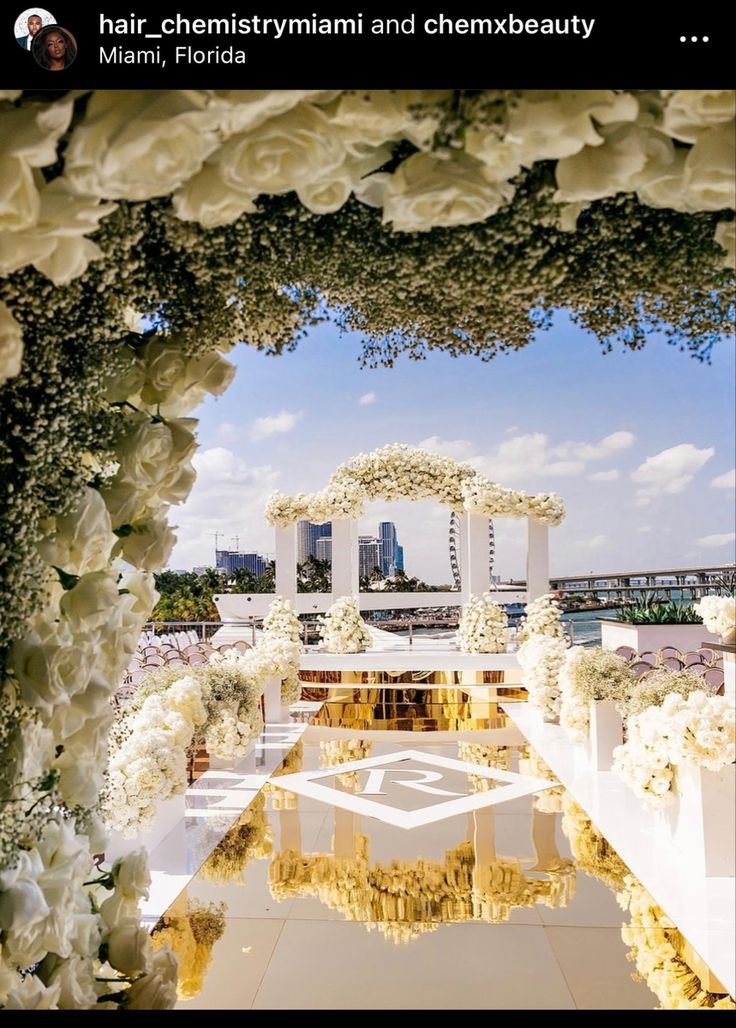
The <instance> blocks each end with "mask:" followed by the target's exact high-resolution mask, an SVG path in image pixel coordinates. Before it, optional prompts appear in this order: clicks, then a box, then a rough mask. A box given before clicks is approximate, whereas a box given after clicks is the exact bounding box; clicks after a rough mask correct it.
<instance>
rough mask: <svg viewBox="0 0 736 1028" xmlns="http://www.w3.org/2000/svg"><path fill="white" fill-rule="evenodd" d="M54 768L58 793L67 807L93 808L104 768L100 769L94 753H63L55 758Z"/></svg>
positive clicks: (65, 751)
mask: <svg viewBox="0 0 736 1028" xmlns="http://www.w3.org/2000/svg"><path fill="white" fill-rule="evenodd" d="M54 767H56V768H57V770H58V771H59V772H60V776H59V792H60V793H61V797H62V799H63V800H64V802H65V803H66V804H67V806H68V807H93V806H94V805H95V803H96V802H97V800H98V798H99V795H100V790H101V788H102V785H103V772H104V767H100V765H99V762H98V761H97V756H96V754H95V753H94V752H92V753H89V754H82V753H80V752H78V751H77V752H70V751H69V750H66V749H65V750H64V752H63V753H62V754H61V755H60V756H59V757H57V758H56V761H55V762H54Z"/></svg>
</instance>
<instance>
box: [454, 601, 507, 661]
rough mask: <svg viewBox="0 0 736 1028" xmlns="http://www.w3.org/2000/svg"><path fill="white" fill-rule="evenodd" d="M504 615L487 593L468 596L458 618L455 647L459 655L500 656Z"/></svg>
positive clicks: (505, 629) (505, 625) (505, 639)
mask: <svg viewBox="0 0 736 1028" xmlns="http://www.w3.org/2000/svg"><path fill="white" fill-rule="evenodd" d="M508 623H509V618H508V614H507V613H506V611H505V610H504V609H503V608H502V607H499V606H498V604H496V603H494V602H493V601H492V600H491V596H490V593H484V594H483V596H471V597H470V599H469V600H468V602H467V603H466V604H465V606H464V607H463V610H462V614H461V615H460V623H459V625H458V630H457V644H458V647H459V648H460V650H461V651H462V652H463V653H503V652H505V650H506V643H507V642H508V631H507V626H508Z"/></svg>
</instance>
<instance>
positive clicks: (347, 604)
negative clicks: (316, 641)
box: [317, 596, 373, 653]
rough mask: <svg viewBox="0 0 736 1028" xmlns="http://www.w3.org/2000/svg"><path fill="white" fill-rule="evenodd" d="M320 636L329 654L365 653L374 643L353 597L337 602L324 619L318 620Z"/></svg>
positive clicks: (343, 597)
mask: <svg viewBox="0 0 736 1028" xmlns="http://www.w3.org/2000/svg"><path fill="white" fill-rule="evenodd" d="M317 621H318V624H319V636H320V638H321V640H322V644H323V646H324V649H325V650H326V652H327V653H363V651H364V650H366V649H367V648H368V647H369V646H370V645H371V643H372V641H373V640H372V638H371V634H370V632H369V631H368V629H367V627H366V624H365V621H364V620H363V618H362V617H361V616H360V611H359V610H358V603H357V601H356V600H354V599H353V598H352V597H351V596H341V597H340V599H338V600H335V602H334V603H333V604H332V606H331V607H330V608H329V609H328V610H327V612H326V614H325V615H324V617H320V618H318V619H317Z"/></svg>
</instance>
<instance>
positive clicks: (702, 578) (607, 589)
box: [550, 563, 736, 597]
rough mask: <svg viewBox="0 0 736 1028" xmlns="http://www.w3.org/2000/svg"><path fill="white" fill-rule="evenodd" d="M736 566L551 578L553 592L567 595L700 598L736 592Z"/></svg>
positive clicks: (598, 573)
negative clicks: (735, 588)
mask: <svg viewBox="0 0 736 1028" xmlns="http://www.w3.org/2000/svg"><path fill="white" fill-rule="evenodd" d="M735 578H736V564H733V563H732V564H701V565H689V566H685V567H679V568H636V569H633V570H628V571H596V572H593V571H589V572H586V573H584V574H579V575H552V576H551V577H550V589H553V590H554V591H559V592H563V593H568V594H574V593H591V592H592V593H596V594H598V595H609V596H611V595H614V596H621V597H624V596H627V595H630V594H631V593H640V592H642V591H647V590H648V591H653V592H658V593H664V594H665V595H667V594H668V593H671V592H672V591H673V590H680V591H681V592H684V593H686V594H687V593H689V594H690V596H692V597H694V596H701V595H703V594H705V593H708V592H725V591H727V590H728V589H729V586H730V588H731V589H732V588H733V585H734V579H735Z"/></svg>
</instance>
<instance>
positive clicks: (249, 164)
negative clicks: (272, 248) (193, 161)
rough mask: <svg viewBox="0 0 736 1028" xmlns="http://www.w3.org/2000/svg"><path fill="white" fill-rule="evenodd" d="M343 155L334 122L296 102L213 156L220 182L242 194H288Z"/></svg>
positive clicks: (321, 174)
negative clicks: (295, 105)
mask: <svg viewBox="0 0 736 1028" xmlns="http://www.w3.org/2000/svg"><path fill="white" fill-rule="evenodd" d="M344 160H345V147H344V145H343V143H342V141H341V139H340V136H339V135H338V133H337V130H336V128H335V126H334V125H332V124H331V122H330V121H329V119H328V118H327V117H326V116H325V115H324V114H323V112H322V111H321V110H319V108H317V107H313V106H312V105H311V104H300V105H299V106H298V107H296V108H294V109H293V110H291V111H288V112H287V113H286V114H282V115H280V116H279V117H276V118H271V119H269V120H268V121H267V122H265V123H264V124H262V125H260V126H259V127H258V128H257V129H255V130H254V131H253V132H251V133H245V134H242V135H237V136H233V137H232V138H231V139H229V140H228V141H227V142H226V143H225V144H224V145H223V146H222V148H221V149H220V150H219V151H218V153H217V155H216V157H215V158H214V160H213V164H216V165H217V167H218V168H219V170H220V174H221V176H222V180H223V182H224V183H225V184H226V185H228V186H232V187H233V188H234V189H237V190H239V191H240V192H241V193H245V194H249V195H258V194H259V193H269V194H271V195H274V194H278V193H288V192H289V191H290V190H292V189H296V188H298V187H300V186H303V185H304V184H305V183H307V182H311V181H314V180H315V179H317V178H320V177H321V176H324V175H325V174H326V173H327V172H329V171H331V170H332V169H334V168H336V167H338V166H339V165H340V164H342V162H343V161H344Z"/></svg>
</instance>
